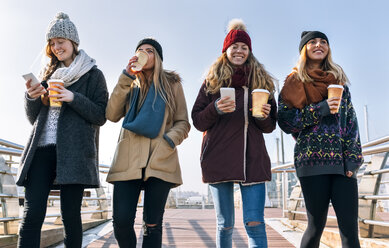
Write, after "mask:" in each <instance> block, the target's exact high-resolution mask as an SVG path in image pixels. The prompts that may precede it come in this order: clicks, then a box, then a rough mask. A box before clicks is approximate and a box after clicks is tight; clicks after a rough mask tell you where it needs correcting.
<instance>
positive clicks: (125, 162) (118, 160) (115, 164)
mask: <svg viewBox="0 0 389 248" xmlns="http://www.w3.org/2000/svg"><path fill="white" fill-rule="evenodd" d="M129 143H130V140H129V139H122V140H121V141H119V143H118V144H117V146H116V151H115V155H114V157H113V159H112V166H111V169H110V170H109V173H116V172H123V171H127V170H128V167H129V164H130V153H129V152H128V150H129Z"/></svg>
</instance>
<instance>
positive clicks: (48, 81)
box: [47, 79, 63, 84]
mask: <svg viewBox="0 0 389 248" xmlns="http://www.w3.org/2000/svg"><path fill="white" fill-rule="evenodd" d="M47 83H48V84H49V83H63V80H62V79H49V80H47Z"/></svg>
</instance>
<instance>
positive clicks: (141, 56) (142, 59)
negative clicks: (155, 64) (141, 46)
mask: <svg viewBox="0 0 389 248" xmlns="http://www.w3.org/2000/svg"><path fill="white" fill-rule="evenodd" d="M135 56H136V57H138V61H136V62H134V63H133V65H134V67H131V70H132V71H133V72H140V71H141V70H142V68H143V66H145V64H146V63H147V60H149V55H148V54H147V53H146V52H144V51H137V52H136V53H135Z"/></svg>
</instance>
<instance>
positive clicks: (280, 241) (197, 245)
mask: <svg viewBox="0 0 389 248" xmlns="http://www.w3.org/2000/svg"><path fill="white" fill-rule="evenodd" d="M281 211H282V210H281V209H272V208H267V209H266V211H265V217H266V218H276V217H281V216H282V212H281ZM141 228H142V209H141V208H140V209H138V211H137V218H136V221H135V231H136V233H137V236H138V245H137V247H141V242H142V235H140V234H141ZM266 231H267V236H268V246H269V247H280V248H281V247H282V248H289V247H294V246H293V245H292V244H291V243H289V242H288V241H287V240H286V239H284V238H283V237H282V236H281V235H280V234H279V233H277V232H276V231H275V230H273V229H272V228H271V227H270V226H266ZM215 239H216V219H215V213H214V210H213V209H205V210H201V209H166V211H165V215H164V227H163V241H162V242H163V245H162V247H185V248H202V247H206V248H210V247H215ZM232 239H233V247H248V245H247V236H246V231H245V229H244V225H243V217H242V210H241V209H236V210H235V229H234V233H233V237H232ZM87 247H88V248H101V247H104V248H114V247H115V248H116V247H118V245H117V244H116V241H115V237H114V235H113V233H112V232H111V233H108V234H107V235H105V236H104V237H102V238H100V239H99V240H96V241H95V242H93V243H92V244H90V245H88V246H87Z"/></svg>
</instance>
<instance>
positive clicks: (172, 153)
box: [149, 138, 179, 173]
mask: <svg viewBox="0 0 389 248" xmlns="http://www.w3.org/2000/svg"><path fill="white" fill-rule="evenodd" d="M149 166H150V168H151V169H153V170H158V171H163V172H168V173H174V172H175V171H176V170H177V167H178V166H179V164H178V154H177V149H176V148H172V147H171V146H170V145H169V144H168V143H167V141H166V140H164V139H163V138H160V139H159V142H158V145H157V147H156V148H155V150H154V152H153V154H152V155H151V158H150V162H149Z"/></svg>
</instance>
